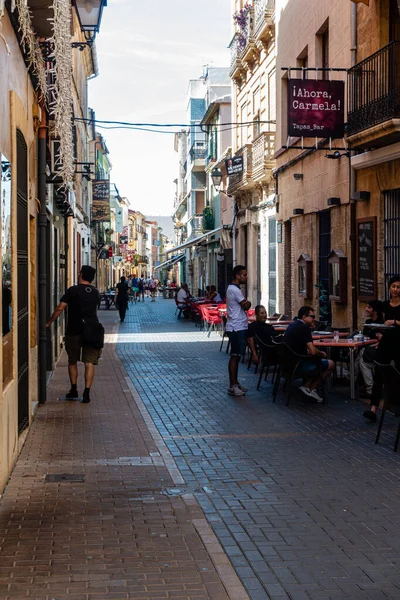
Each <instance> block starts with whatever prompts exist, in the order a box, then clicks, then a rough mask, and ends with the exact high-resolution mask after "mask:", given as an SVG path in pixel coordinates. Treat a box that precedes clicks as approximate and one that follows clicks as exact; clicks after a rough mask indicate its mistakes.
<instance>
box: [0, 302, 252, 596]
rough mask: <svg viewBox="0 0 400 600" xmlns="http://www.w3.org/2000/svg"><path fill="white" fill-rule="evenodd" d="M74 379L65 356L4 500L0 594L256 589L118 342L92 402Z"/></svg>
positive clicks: (113, 322) (112, 322)
mask: <svg viewBox="0 0 400 600" xmlns="http://www.w3.org/2000/svg"><path fill="white" fill-rule="evenodd" d="M101 319H102V321H103V323H104V324H105V325H106V329H107V331H108V333H109V334H110V335H109V336H108V340H109V341H110V342H115V341H116V335H115V332H116V330H117V327H118V325H117V315H116V312H115V311H102V312H101ZM78 389H79V390H80V391H81V390H82V389H83V384H82V380H80V385H79V386H78ZM67 390H68V383H67V369H66V360H65V356H64V357H63V358H62V360H61V361H60V364H59V365H58V367H57V370H56V372H55V374H54V376H53V378H52V380H51V384H50V387H49V393H48V398H49V400H48V402H47V404H46V405H45V406H43V407H41V408H40V409H39V412H38V414H37V417H36V420H35V422H34V424H33V426H32V428H31V431H30V433H29V435H28V438H27V441H26V443H25V445H24V447H23V450H22V453H21V455H20V457H19V459H18V462H17V465H16V468H15V470H14V472H13V474H12V477H11V480H10V482H9V485H8V487H7V489H6V492H5V494H4V496H3V497H2V499H1V501H0V598H1V599H3V600H8V599H9V598H10V599H11V598H12V599H13V600H15V599H17V598H18V599H20V598H21V599H22V598H27V597H28V598H35V599H36V600H63V599H68V600H89V599H90V600H100V599H110V600H111V599H113V600H114V599H115V600H116V599H119V598H137V599H143V600H144V599H149V600H153V599H154V600H155V599H159V598H168V599H171V600H178V599H179V600H182V599H187V600H206V599H208V598H211V599H213V600H229V599H231V600H245V599H247V598H248V595H247V593H246V592H245V590H244V588H243V587H242V585H241V583H240V580H239V578H238V577H237V575H236V574H235V572H234V570H233V568H232V566H231V564H230V562H229V560H228V558H227V556H226V554H225V553H224V551H223V550H222V548H221V546H220V544H219V542H218V540H217V538H216V537H215V535H214V534H213V532H212V530H211V528H210V526H209V524H208V523H207V521H206V519H205V516H204V513H203V511H202V510H201V509H200V507H199V505H198V502H197V500H196V498H195V497H194V495H193V494H191V493H186V494H185V493H183V494H182V493H179V492H180V490H179V489H178V486H179V485H181V484H182V483H183V479H182V476H181V474H180V472H179V470H178V469H177V467H176V465H175V462H174V460H173V458H172V456H171V454H170V452H169V451H168V449H167V448H166V446H165V444H164V443H163V441H162V439H161V437H160V435H159V434H158V432H157V430H156V429H155V426H154V424H153V422H152V420H151V418H150V417H149V415H148V412H147V410H146V409H145V407H144V405H143V404H142V403H141V401H140V398H139V396H138V394H137V392H136V390H135V388H134V387H133V385H132V383H131V382H130V381H129V380H128V379H127V374H126V372H125V371H124V368H123V367H122V364H121V362H120V360H119V358H118V356H117V355H116V353H115V345H114V344H113V343H108V344H107V345H106V348H105V350H104V352H103V359H102V360H101V362H100V365H99V367H98V368H97V372H96V378H95V384H94V387H93V393H92V397H93V399H92V402H91V403H90V404H87V405H83V404H81V403H78V402H60V401H58V397H60V396H63V395H65V392H66V391H67ZM60 475H61V476H62V481H61V482H59V481H58V482H57V481H54V479H57V478H58V477H59V476H60ZM49 479H50V481H48V480H49Z"/></svg>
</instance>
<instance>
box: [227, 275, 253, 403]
mask: <svg viewBox="0 0 400 600" xmlns="http://www.w3.org/2000/svg"><path fill="white" fill-rule="evenodd" d="M246 280H247V271H246V267H244V266H243V265H238V266H237V267H235V268H234V269H233V280H232V283H231V285H229V286H228V289H227V291H226V332H227V334H228V337H229V341H230V343H231V358H230V360H229V367H228V369H229V388H228V390H227V392H228V394H229V395H231V396H244V394H245V393H246V392H247V389H246V388H245V387H243V386H241V385H240V383H239V381H238V370H239V362H240V359H241V357H242V356H243V355H244V353H245V351H246V341H247V329H248V320H247V314H246V312H245V311H247V310H249V308H250V306H251V303H250V302H249V301H248V300H246V298H245V297H244V296H243V293H242V290H241V289H240V285H241V284H244V283H246Z"/></svg>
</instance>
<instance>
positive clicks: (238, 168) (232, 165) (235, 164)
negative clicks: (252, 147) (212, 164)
mask: <svg viewBox="0 0 400 600" xmlns="http://www.w3.org/2000/svg"><path fill="white" fill-rule="evenodd" d="M225 167H226V173H227V175H228V176H231V175H236V173H242V172H243V156H234V157H233V158H228V160H226V161H225Z"/></svg>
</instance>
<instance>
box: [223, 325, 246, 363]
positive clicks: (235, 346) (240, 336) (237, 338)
mask: <svg viewBox="0 0 400 600" xmlns="http://www.w3.org/2000/svg"><path fill="white" fill-rule="evenodd" d="M226 335H227V336H228V339H229V341H230V343H231V356H244V353H245V352H246V344H247V329H243V330H241V331H227V332H226Z"/></svg>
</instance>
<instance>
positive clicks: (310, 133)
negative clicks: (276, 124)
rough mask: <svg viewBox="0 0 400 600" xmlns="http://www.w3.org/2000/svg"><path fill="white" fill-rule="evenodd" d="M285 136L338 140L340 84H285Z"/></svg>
mask: <svg viewBox="0 0 400 600" xmlns="http://www.w3.org/2000/svg"><path fill="white" fill-rule="evenodd" d="M288 135H290V136H292V137H319V138H342V137H343V135H344V81H326V80H323V81H315V80H309V79H306V80H304V79H289V81H288Z"/></svg>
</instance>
